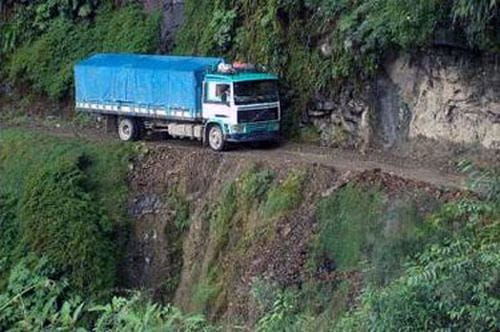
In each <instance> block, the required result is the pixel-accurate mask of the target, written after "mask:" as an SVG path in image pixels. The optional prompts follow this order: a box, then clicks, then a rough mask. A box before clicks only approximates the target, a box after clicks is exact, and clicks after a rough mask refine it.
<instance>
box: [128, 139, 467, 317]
mask: <svg viewBox="0 0 500 332" xmlns="http://www.w3.org/2000/svg"><path fill="white" fill-rule="evenodd" d="M130 188H131V197H130V208H129V209H130V213H131V214H132V216H133V217H134V221H133V226H132V236H131V240H130V242H129V245H128V249H127V258H126V261H125V262H124V271H125V274H126V276H127V284H128V286H129V287H133V288H141V289H145V290H147V291H150V292H152V294H154V296H155V297H156V298H157V299H159V300H163V301H165V302H169V301H173V302H174V303H175V304H176V305H177V306H179V307H181V308H182V309H184V310H186V311H188V312H192V311H195V312H202V313H204V314H206V315H208V317H210V318H211V319H215V320H217V321H224V322H232V323H241V324H244V325H249V326H253V325H254V324H255V323H256V322H257V321H258V320H259V318H261V316H262V315H263V314H264V313H265V310H266V309H265V308H263V307H262V304H261V303H260V304H259V301H262V298H259V297H261V296H262V294H260V295H259V294H257V293H259V292H261V291H262V289H260V288H262V287H268V288H269V290H268V291H269V294H268V295H269V296H270V298H272V296H274V295H272V294H274V293H276V292H278V291H279V290H281V289H288V288H289V289H304V288H306V289H307V288H309V291H310V293H309V294H308V295H307V296H308V299H307V300H308V301H310V302H311V303H310V304H309V305H311V306H312V307H314V306H315V305H317V306H318V308H316V309H317V311H318V312H322V311H323V310H325V311H328V314H329V315H330V314H331V315H332V316H331V318H332V319H334V318H336V317H335V315H340V314H341V313H342V312H343V311H344V310H345V309H347V308H349V307H350V306H351V305H352V303H354V301H355V298H356V296H357V295H359V292H360V291H361V288H362V287H363V285H364V283H365V282H368V280H369V279H370V280H371V279H376V280H378V282H382V283H385V282H388V281H389V280H392V278H394V277H396V276H397V275H398V274H399V272H398V271H400V269H401V265H400V264H402V261H403V259H404V257H405V255H406V254H409V253H410V252H411V249H408V248H406V249H405V245H404V244H403V242H404V243H406V242H408V243H414V242H415V243H414V244H415V245H416V243H417V242H422V243H425V242H426V241H427V240H422V239H421V238H420V237H421V236H422V235H423V234H424V233H425V232H426V231H425V230H424V229H425V227H424V224H425V223H424V222H423V220H424V218H425V217H426V216H428V215H429V214H430V213H431V212H433V211H435V210H436V209H438V208H439V206H440V205H441V204H442V203H444V202H446V201H450V200H454V199H458V198H459V197H462V196H463V195H464V194H460V193H458V192H455V191H447V190H446V189H440V188H436V187H434V186H432V185H429V184H426V183H424V182H415V181H411V180H405V179H403V178H400V177H397V176H394V175H389V174H385V173H382V172H380V171H377V170H375V171H364V172H351V171H338V170H336V169H334V168H331V167H327V166H322V165H314V164H310V163H300V162H299V163H298V162H297V161H288V162H287V161H286V160H285V161H283V160H280V161H278V162H277V161H276V160H273V159H262V160H261V161H255V160H251V159H250V160H249V159H248V158H244V157H242V156H237V155H236V156H234V155H230V154H229V155H221V154H215V153H212V152H210V151H207V150H193V149H192V148H190V147H178V148H175V147H167V146H165V147H158V148H156V149H154V150H150V149H149V148H146V151H144V152H143V154H142V157H141V158H140V161H139V162H138V163H136V164H135V166H134V170H133V171H132V172H131V177H130ZM337 195H338V197H340V198H339V199H342V197H344V196H349V195H351V198H352V199H353V200H354V201H355V202H356V201H357V202H359V205H356V204H358V203H355V202H352V201H350V199H349V198H345V200H346V201H345V202H346V204H347V206H346V207H342V206H338V205H337V206H331V207H330V206H329V205H328V203H325V202H328V200H331V199H332V197H337ZM362 197H364V198H362ZM359 200H361V201H359ZM353 203H354V206H353V205H352V204H353ZM325 204H326V207H324V209H326V210H324V211H323V212H321V211H320V210H319V209H320V208H319V207H320V206H325ZM321 214H323V216H321ZM325 214H326V216H325ZM335 215H339V216H340V219H339V220H337V221H332V222H338V223H339V225H336V226H333V227H334V229H335V230H334V233H332V234H330V235H329V236H331V238H328V237H325V238H322V239H319V238H320V237H321V234H322V232H324V230H325V227H326V228H328V226H325V223H327V224H328V221H325V220H324V218H325V217H326V218H331V217H332V218H333V217H334V216H335ZM322 218H323V219H322ZM342 218H347V219H344V220H342ZM342 223H345V224H342ZM417 229H420V231H419V232H423V233H422V234H420V235H417V233H418V232H416V230H417ZM335 231H337V232H338V234H335ZM417 239H418V240H417ZM318 241H319V242H318ZM319 243H321V244H319ZM422 245H423V244H422ZM331 246H333V248H335V249H332V247H331ZM416 247H420V245H416ZM389 248H392V249H389ZM332 250H335V251H337V250H338V251H339V252H332ZM390 250H394V252H393V253H389V252H387V251H390ZM405 250H410V251H409V252H407V251H405ZM337 255H338V256H337ZM381 255H393V258H392V259H391V262H390V263H388V262H383V257H381ZM365 260H367V261H369V262H370V264H373V266H375V268H374V269H375V270H377V271H376V273H375V272H374V273H368V274H365V273H363V268H362V266H363V264H362V262H363V261H365ZM384 264H388V265H387V266H386V265H384ZM384 269H386V270H384ZM340 284H341V285H342V286H341V287H340V286H339V285H340ZM339 287H340V288H339ZM321 288H327V289H328V290H324V291H325V292H327V294H324V295H325V296H326V298H327V300H325V301H326V302H325V301H324V302H323V303H320V302H321V301H319V300H318V299H315V297H317V296H319V294H317V293H316V292H320V290H319V289H321ZM314 289H315V290H314ZM256 292H257V293H256ZM334 300H335V301H338V303H336V306H337V307H336V308H335V309H331V307H329V306H330V304H331V302H330V301H334ZM268 309H269V308H268Z"/></svg>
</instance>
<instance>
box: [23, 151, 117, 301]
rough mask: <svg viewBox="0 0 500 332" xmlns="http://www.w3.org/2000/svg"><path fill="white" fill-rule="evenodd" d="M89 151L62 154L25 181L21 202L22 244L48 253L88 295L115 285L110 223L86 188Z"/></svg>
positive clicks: (41, 252) (61, 270)
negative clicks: (72, 154) (80, 153)
mask: <svg viewBox="0 0 500 332" xmlns="http://www.w3.org/2000/svg"><path fill="white" fill-rule="evenodd" d="M86 158H87V157H86V156H85V155H74V156H71V155H69V156H64V157H63V158H61V159H60V160H59V161H57V163H54V164H49V165H47V167H43V168H42V169H41V170H40V171H38V172H35V173H34V174H33V175H31V176H30V177H29V179H28V180H27V184H26V188H25V192H24V195H23V196H22V198H21V201H20V215H19V218H20V220H21V222H22V224H21V233H22V240H21V245H22V246H23V247H26V248H27V249H28V250H29V251H30V252H33V253H34V254H36V255H37V256H40V257H41V256H45V257H47V259H48V260H49V262H50V264H51V265H52V266H54V267H55V268H56V269H57V271H59V272H60V273H61V274H62V275H65V276H66V277H67V278H68V279H69V280H70V282H71V284H72V286H73V287H75V288H76V289H78V290H80V291H82V292H89V293H90V294H92V293H95V292H96V291H101V290H106V289H109V288H111V287H112V286H113V285H114V278H115V264H116V263H115V259H116V257H117V256H116V253H115V248H114V244H113V241H112V240H111V236H110V235H111V231H112V224H111V223H110V221H109V219H108V218H107V217H106V215H105V212H104V210H103V209H102V207H100V206H98V205H96V204H95V202H94V200H93V199H92V195H91V194H90V193H89V192H88V191H87V183H86V174H85V173H84V171H83V169H82V167H83V166H84V165H85V163H86V162H87V161H86Z"/></svg>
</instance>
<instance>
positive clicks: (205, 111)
mask: <svg viewBox="0 0 500 332" xmlns="http://www.w3.org/2000/svg"><path fill="white" fill-rule="evenodd" d="M202 117H203V119H204V120H205V121H206V123H207V126H206V128H207V141H208V144H209V145H210V147H211V148H212V149H214V150H222V149H223V148H224V143H225V142H234V143H239V142H265V141H268V142H271V141H277V140H278V138H279V130H280V117H281V109H280V102H279V94H278V77H277V76H275V75H273V74H269V73H262V72H250V71H230V72H228V73H224V72H220V71H219V72H216V73H209V74H207V75H205V79H204V81H203V93H202Z"/></svg>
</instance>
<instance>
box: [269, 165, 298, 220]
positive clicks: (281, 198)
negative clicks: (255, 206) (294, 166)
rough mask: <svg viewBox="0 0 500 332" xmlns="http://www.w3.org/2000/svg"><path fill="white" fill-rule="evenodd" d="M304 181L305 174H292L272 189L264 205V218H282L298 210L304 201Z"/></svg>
mask: <svg viewBox="0 0 500 332" xmlns="http://www.w3.org/2000/svg"><path fill="white" fill-rule="evenodd" d="M304 180H305V174H304V173H300V172H292V173H290V174H289V175H288V176H287V178H286V179H285V180H284V181H283V182H282V183H280V184H279V185H278V186H276V187H274V188H271V190H269V193H268V195H267V199H266V201H265V202H264V203H263V204H264V206H263V207H262V210H263V214H264V216H265V217H267V218H276V217H281V216H282V215H284V214H285V213H287V212H289V211H290V210H292V209H293V208H296V207H297V204H299V203H300V201H301V199H302V191H301V189H302V183H303V181H304Z"/></svg>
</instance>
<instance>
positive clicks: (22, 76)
mask: <svg viewBox="0 0 500 332" xmlns="http://www.w3.org/2000/svg"><path fill="white" fill-rule="evenodd" d="M48 24H49V25H48V28H47V29H46V32H44V33H43V34H42V35H40V36H37V37H36V38H33V39H32V40H30V41H29V42H26V43H25V44H24V45H23V46H22V47H20V48H17V49H16V50H15V51H14V53H13V54H12V55H11V56H9V61H7V66H6V69H5V70H6V71H7V72H8V76H9V79H10V80H11V81H14V82H28V83H30V84H31V85H32V86H33V88H34V89H35V90H36V91H39V92H43V93H46V94H48V95H49V96H50V97H52V98H60V97H63V96H64V95H66V94H67V93H68V92H69V91H70V88H71V87H72V86H73V83H72V82H73V66H74V64H75V63H76V62H77V61H79V60H82V59H83V58H85V57H87V56H88V55H89V54H91V53H96V52H130V53H134V52H135V53H147V52H154V51H155V50H156V48H157V45H158V33H159V32H158V27H159V20H158V15H153V16H147V15H146V14H144V13H143V12H142V10H141V9H140V8H139V7H136V6H127V7H124V8H121V9H117V10H115V11H112V10H110V9H109V8H103V9H101V11H99V13H98V15H97V17H96V19H95V23H87V22H83V23H78V24H77V23H74V22H73V21H71V20H69V19H67V18H63V17H60V18H56V19H52V20H51V21H50V22H49V23H48Z"/></svg>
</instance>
